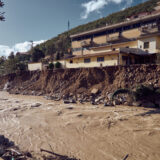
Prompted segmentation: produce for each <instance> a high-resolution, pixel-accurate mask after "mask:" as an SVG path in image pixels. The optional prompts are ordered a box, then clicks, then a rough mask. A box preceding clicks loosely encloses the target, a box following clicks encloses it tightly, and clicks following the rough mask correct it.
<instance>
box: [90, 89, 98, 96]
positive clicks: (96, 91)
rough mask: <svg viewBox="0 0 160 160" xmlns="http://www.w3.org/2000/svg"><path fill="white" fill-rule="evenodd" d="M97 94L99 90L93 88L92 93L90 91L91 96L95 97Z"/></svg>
mask: <svg viewBox="0 0 160 160" xmlns="http://www.w3.org/2000/svg"><path fill="white" fill-rule="evenodd" d="M98 92H99V89H97V88H93V89H92V91H91V94H94V95H96V94H98Z"/></svg>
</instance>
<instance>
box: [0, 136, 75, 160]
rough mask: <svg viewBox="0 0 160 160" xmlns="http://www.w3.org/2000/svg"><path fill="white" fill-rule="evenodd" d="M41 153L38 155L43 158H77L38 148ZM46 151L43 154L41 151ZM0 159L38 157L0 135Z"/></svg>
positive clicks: (19, 159) (45, 159)
mask: <svg viewBox="0 0 160 160" xmlns="http://www.w3.org/2000/svg"><path fill="white" fill-rule="evenodd" d="M40 151H41V153H42V154H40V155H38V157H41V159H43V160H52V159H53V160H77V159H76V158H69V157H68V156H64V155H60V154H57V153H54V152H53V151H48V150H44V149H40ZM44 152H45V153H48V155H45V154H43V153H44ZM0 159H1V160H27V159H35V160H36V159H39V158H37V155H35V154H34V153H33V154H32V153H30V152H23V151H21V150H20V149H19V148H18V147H17V146H15V144H14V142H12V141H10V140H9V139H8V138H6V137H4V136H3V135H0Z"/></svg>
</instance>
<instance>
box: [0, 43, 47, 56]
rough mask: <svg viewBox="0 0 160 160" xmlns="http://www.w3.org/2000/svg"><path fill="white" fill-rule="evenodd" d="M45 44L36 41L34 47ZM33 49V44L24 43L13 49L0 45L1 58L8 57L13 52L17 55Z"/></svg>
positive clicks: (16, 45)
mask: <svg viewBox="0 0 160 160" xmlns="http://www.w3.org/2000/svg"><path fill="white" fill-rule="evenodd" d="M43 42H45V40H40V41H34V42H33V46H36V45H38V44H41V43H43ZM30 48H31V42H27V41H26V42H23V43H17V44H15V45H14V46H12V47H9V46H5V45H0V56H8V55H9V54H10V53H11V52H14V53H17V52H27V51H29V50H30Z"/></svg>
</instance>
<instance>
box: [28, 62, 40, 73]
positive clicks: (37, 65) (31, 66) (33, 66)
mask: <svg viewBox="0 0 160 160" xmlns="http://www.w3.org/2000/svg"><path fill="white" fill-rule="evenodd" d="M28 70H29V71H36V70H42V63H41V62H39V63H29V64H28Z"/></svg>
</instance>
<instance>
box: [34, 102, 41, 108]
mask: <svg viewBox="0 0 160 160" xmlns="http://www.w3.org/2000/svg"><path fill="white" fill-rule="evenodd" d="M41 105H42V104H41V103H34V104H31V108H37V107H40V106H41Z"/></svg>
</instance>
